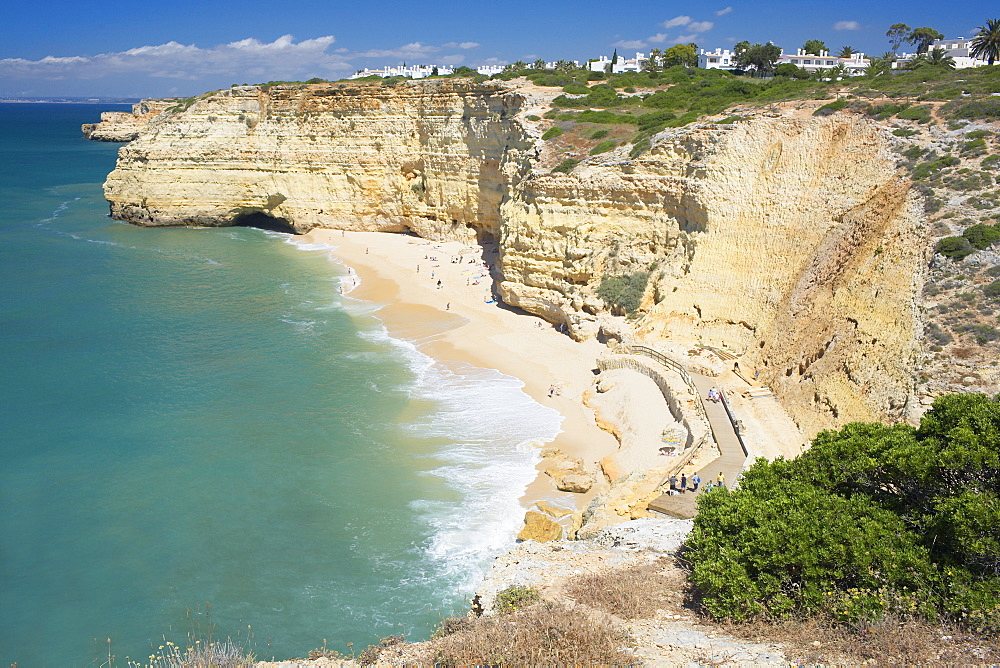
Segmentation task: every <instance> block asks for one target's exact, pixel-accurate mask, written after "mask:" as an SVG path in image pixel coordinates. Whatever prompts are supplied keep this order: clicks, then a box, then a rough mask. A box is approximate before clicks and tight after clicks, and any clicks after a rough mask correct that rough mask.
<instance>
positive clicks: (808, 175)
mask: <svg viewBox="0 0 1000 668" xmlns="http://www.w3.org/2000/svg"><path fill="white" fill-rule="evenodd" d="M884 132H885V131H884V130H882V129H880V128H878V127H877V126H875V125H874V124H872V123H871V122H869V121H866V120H864V119H860V118H855V117H851V116H834V117H830V118H825V119H821V118H809V119H773V118H758V119H755V120H753V121H750V122H747V123H740V124H737V125H736V126H733V127H732V128H701V129H687V130H678V131H672V132H668V133H666V134H664V135H661V137H660V138H659V139H658V141H657V143H656V144H655V145H654V147H653V149H652V151H651V152H649V153H648V154H645V155H643V156H641V157H640V158H639V159H638V160H628V161H618V162H607V163H604V164H599V165H590V166H583V167H578V168H577V169H576V170H575V172H574V173H573V174H570V175H563V174H551V175H548V174H546V175H540V174H539V175H535V176H534V177H533V178H531V179H528V180H526V181H524V182H523V183H522V185H521V187H520V188H518V189H517V190H515V191H513V193H512V197H511V199H510V200H508V201H507V202H505V203H504V205H503V213H504V226H503V228H502V237H501V253H502V267H503V275H504V279H505V281H504V283H502V284H501V289H502V294H503V295H504V297H505V299H508V300H510V301H512V302H513V303H519V304H520V305H521V306H522V308H525V309H526V310H529V311H532V312H535V313H539V314H541V315H543V316H544V317H550V318H551V317H552V316H553V315H554V316H555V317H556V318H558V317H559V315H558V314H560V313H569V314H570V315H568V316H567V317H566V318H565V320H563V321H564V322H565V323H566V324H567V326H568V327H569V328H570V331H571V333H573V334H574V335H575V336H577V337H580V338H582V337H585V336H587V335H589V334H590V333H591V331H592V330H593V329H595V328H596V327H597V326H598V325H597V322H598V319H597V310H596V309H595V308H594V307H593V302H592V299H593V295H594V291H595V289H596V287H597V286H598V285H599V283H600V278H601V276H603V275H607V274H610V275H620V274H630V273H635V272H648V273H649V283H648V285H647V288H646V291H645V295H644V296H643V302H642V306H641V308H640V310H639V315H640V316H641V317H640V318H638V319H637V333H638V335H639V336H640V337H642V338H646V339H649V340H657V339H673V340H680V341H684V340H687V341H692V342H694V341H699V342H702V343H707V344H711V345H716V346H726V347H729V348H730V349H732V350H734V351H736V352H737V353H738V354H746V356H747V357H745V361H744V362H743V367H744V369H745V370H746V369H747V367H749V370H750V371H751V372H753V371H755V370H756V371H759V372H760V375H759V379H760V380H761V381H762V382H764V383H767V384H769V385H771V386H772V387H774V389H775V390H776V392H777V393H778V395H779V397H781V399H782V400H783V403H785V404H786V406H787V407H788V409H789V411H790V412H791V413H792V415H793V417H794V418H795V419H796V421H798V422H799V424H800V426H802V428H803V430H804V431H805V432H806V433H807V434H808V435H809V436H811V435H813V434H815V433H816V432H817V431H818V430H820V429H823V428H828V427H836V426H840V425H842V424H845V423H846V422H850V421H853V420H876V419H885V418H888V419H901V418H903V417H905V416H906V413H907V406H908V404H909V403H911V402H912V396H913V388H914V381H913V368H914V365H915V362H916V355H917V350H918V346H917V343H916V340H917V328H918V314H917V308H916V295H917V294H918V290H919V287H920V286H921V284H922V281H923V272H924V267H925V266H926V255H927V246H928V245H927V242H926V240H925V237H924V232H923V228H922V225H923V217H922V214H921V211H920V206H919V203H918V202H917V201H916V197H915V196H914V195H911V194H910V192H909V182H908V180H907V179H906V178H905V177H904V176H902V175H900V174H897V173H896V167H895V160H894V157H893V155H892V154H891V153H890V151H889V148H888V142H887V139H886V137H885V135H884V134H883V133H884ZM557 321H558V320H557Z"/></svg>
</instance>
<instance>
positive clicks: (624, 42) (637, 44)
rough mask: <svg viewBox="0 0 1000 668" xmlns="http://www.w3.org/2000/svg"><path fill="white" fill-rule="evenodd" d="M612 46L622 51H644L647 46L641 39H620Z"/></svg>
mask: <svg viewBox="0 0 1000 668" xmlns="http://www.w3.org/2000/svg"><path fill="white" fill-rule="evenodd" d="M611 46H616V47H618V48H620V49H642V48H644V47H645V46H646V43H645V42H644V41H642V40H641V39H620V40H618V41H617V42H612V43H611Z"/></svg>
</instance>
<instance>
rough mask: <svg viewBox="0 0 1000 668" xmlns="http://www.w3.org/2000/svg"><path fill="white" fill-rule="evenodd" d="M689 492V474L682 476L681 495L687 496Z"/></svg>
mask: <svg viewBox="0 0 1000 668" xmlns="http://www.w3.org/2000/svg"><path fill="white" fill-rule="evenodd" d="M687 491H688V477H687V473H682V474H681V494H685V493H686V492H687Z"/></svg>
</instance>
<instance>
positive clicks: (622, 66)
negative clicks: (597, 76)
mask: <svg viewBox="0 0 1000 668" xmlns="http://www.w3.org/2000/svg"><path fill="white" fill-rule="evenodd" d="M648 60H649V56H647V55H646V54H644V53H639V52H638V51H636V54H635V58H622V57H621V56H619V57H618V62H616V63H613V64H612V62H611V59H610V58H608V57H607V56H601V57H600V58H598V59H597V60H591V61H589V62H588V63H587V69H589V70H590V71H591V72H606V71H607V69H606V68H608V67H610V68H611V73H612V74H621V73H622V72H641V71H642V66H643V65H645V64H646V61H648Z"/></svg>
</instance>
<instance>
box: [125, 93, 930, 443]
mask: <svg viewBox="0 0 1000 668" xmlns="http://www.w3.org/2000/svg"><path fill="white" fill-rule="evenodd" d="M524 99H525V98H524V97H523V96H522V95H520V94H519V93H518V92H517V88H516V86H513V85H509V84H504V83H502V82H483V83H479V84H477V83H473V82H472V81H471V80H435V81H420V82H406V83H402V84H399V85H396V86H383V85H380V84H379V83H367V82H361V83H358V82H351V83H338V84H316V85H306V84H302V85H294V86H275V87H272V88H270V89H267V90H265V89H264V88H263V87H254V86H246V87H234V88H232V89H230V90H227V91H221V92H218V93H215V94H212V95H207V96H202V98H199V99H198V100H196V101H195V102H194V103H193V104H191V105H190V107H189V108H187V109H185V110H182V111H176V112H173V113H172V114H165V115H164V117H165V118H164V117H160V118H159V119H158V120H157V122H155V123H152V124H150V125H149V126H148V127H147V128H146V129H145V130H144V131H143V132H141V133H140V135H139V137H138V139H136V140H135V141H134V142H132V143H131V144H129V145H127V146H125V147H123V148H122V149H121V150H120V152H119V159H118V164H117V167H116V168H115V170H114V171H113V172H112V173H111V174H110V175H109V177H108V180H107V183H106V184H105V193H106V196H107V198H108V200H109V201H110V203H111V213H112V215H113V216H114V217H116V218H119V219H122V220H127V221H130V222H133V223H137V224H143V225H188V224H197V225H233V224H241V223H244V222H248V221H253V219H254V218H258V219H268V220H270V221H271V222H272V223H277V224H281V225H285V226H287V227H288V228H289V229H291V230H295V231H297V232H304V231H307V230H309V229H311V228H313V227H316V226H321V227H330V228H342V229H349V230H383V231H397V232H404V231H406V232H414V233H416V234H419V235H421V236H426V237H434V238H459V239H463V240H473V239H476V238H478V239H479V240H480V241H483V240H485V239H492V238H494V237H495V238H496V239H498V241H499V254H500V255H499V257H500V262H499V271H500V274H501V278H502V280H500V281H499V282H498V284H497V292H498V293H499V295H500V296H501V297H502V298H503V300H504V301H506V302H507V303H509V304H512V305H514V306H519V307H521V308H523V309H525V310H527V311H529V312H532V313H535V314H538V315H540V316H542V317H544V318H546V319H547V320H549V321H551V322H554V323H557V324H560V325H565V326H566V328H567V330H568V331H569V333H570V334H571V335H573V336H574V337H576V338H586V337H589V336H593V335H596V334H597V333H598V331H599V330H600V328H601V323H600V320H599V318H600V317H601V314H602V313H603V312H605V305H604V303H603V301H602V300H601V299H599V298H598V297H597V289H598V287H599V285H600V283H601V280H602V277H605V276H621V275H626V274H628V275H636V274H640V275H642V276H645V277H646V289H645V292H644V295H643V297H642V302H641V305H640V308H639V309H638V311H637V312H636V313H635V314H633V315H634V316H635V319H634V325H635V327H636V334H635V335H636V336H637V337H638V338H645V339H648V340H654V341H655V340H663V339H672V340H675V341H689V342H691V343H703V344H709V345H713V346H718V347H726V348H728V349H729V350H731V351H733V352H734V353H735V354H737V355H741V356H742V359H741V364H742V367H743V369H744V370H745V371H746V372H748V373H753V372H756V373H757V377H758V380H759V381H761V382H764V383H767V384H769V385H771V386H772V387H773V388H774V390H775V392H776V393H777V395H778V396H779V398H780V399H781V400H782V402H783V403H784V404H785V406H786V407H787V409H788V410H789V411H790V413H791V414H792V416H793V417H794V418H795V419H796V421H797V422H798V423H799V425H800V426H801V427H802V428H803V430H804V431H805V432H806V434H807V435H810V436H811V435H812V434H814V433H816V432H817V431H818V430H820V429H823V428H829V427H837V426H840V425H842V424H844V423H846V422H849V421H853V420H874V419H889V420H900V419H905V418H906V417H908V415H909V412H908V411H909V410H910V408H911V407H912V404H913V403H914V399H913V396H914V385H915V381H914V367H915V365H916V360H917V353H918V347H919V346H918V344H917V341H918V331H919V329H920V326H919V318H918V311H917V307H916V299H917V296H918V295H919V291H920V288H921V285H922V281H923V271H924V267H925V266H926V259H927V253H928V244H927V241H926V239H925V236H924V232H923V229H922V221H923V216H922V212H921V208H920V206H919V203H918V201H917V197H916V196H915V195H913V194H911V193H910V191H909V181H908V179H907V178H906V177H905V176H904V175H902V174H900V173H897V169H896V162H895V156H894V155H893V154H892V153H891V151H890V144H889V140H890V138H891V137H890V135H888V133H887V132H886V131H885V130H884V129H883V128H880V127H879V126H877V125H876V124H874V123H873V122H871V121H869V120H866V119H863V118H858V117H854V116H850V115H839V114H838V115H834V116H831V117H826V118H806V119H792V118H766V117H758V118H754V119H751V120H749V121H746V122H740V123H737V124H735V125H703V126H692V127H688V128H682V129H676V130H668V131H666V132H664V133H661V134H660V135H658V136H656V137H654V138H653V146H652V149H651V150H649V151H647V152H646V153H644V154H642V155H641V156H640V157H639V158H637V159H631V158H629V157H628V155H627V154H626V149H618V150H616V151H613V152H611V153H607V154H604V155H601V156H599V157H595V158H591V159H589V160H588V161H585V163H584V164H582V165H580V166H579V167H577V168H576V169H575V170H574V171H573V172H572V173H570V174H550V173H547V172H545V173H543V172H542V171H541V170H538V169H536V166H537V164H538V163H537V161H536V158H537V149H536V147H535V146H536V138H537V136H538V135H539V132H538V127H537V126H532V124H531V122H530V121H527V120H526V119H525V118H524V117H523V114H524V111H523V107H524V104H525V103H524Z"/></svg>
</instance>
